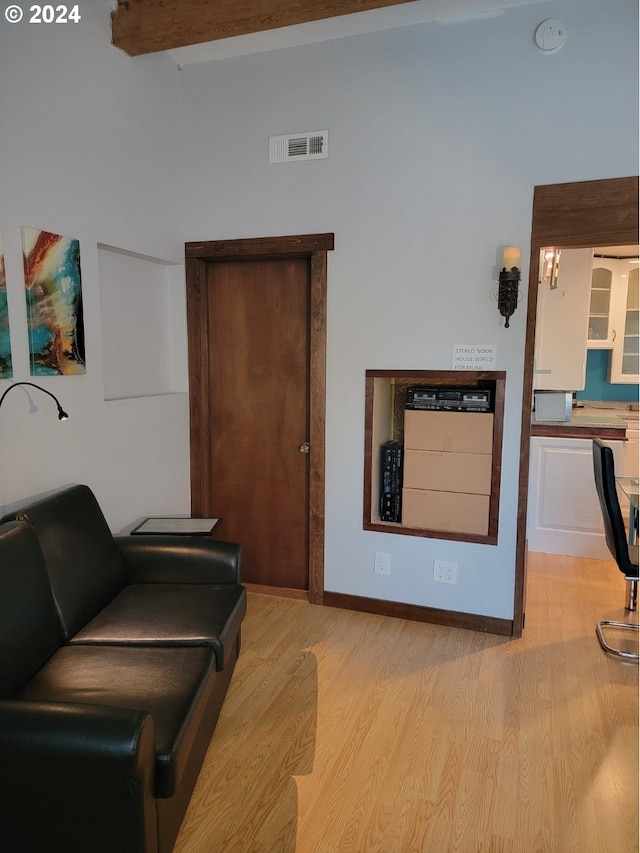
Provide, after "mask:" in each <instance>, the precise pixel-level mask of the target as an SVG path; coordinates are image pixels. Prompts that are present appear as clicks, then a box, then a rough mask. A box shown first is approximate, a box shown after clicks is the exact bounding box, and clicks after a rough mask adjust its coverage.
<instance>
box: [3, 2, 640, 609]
mask: <svg viewBox="0 0 640 853" xmlns="http://www.w3.org/2000/svg"><path fill="white" fill-rule="evenodd" d="M81 12H82V15H83V20H82V23H81V24H78V25H64V26H46V25H39V26H37V25H28V24H27V23H26V22H23V23H21V24H19V25H9V24H7V23H6V22H5V21H4V19H3V18H0V79H1V80H2V84H1V85H0V116H1V117H2V132H1V135H0V153H1V156H0V188H1V193H0V227H1V228H2V231H3V235H4V240H5V250H6V262H7V277H8V288H9V299H10V314H11V323H12V336H13V342H14V365H15V371H16V376H15V378H16V379H18V380H19V379H29V375H28V357H27V349H26V316H25V309H24V293H23V284H22V268H21V251H20V226H21V225H31V226H35V227H40V228H44V229H47V230H52V231H59V232H60V233H62V234H66V235H69V236H73V237H77V238H79V239H80V245H81V253H82V272H83V288H84V297H85V324H86V338H87V374H86V376H79V377H51V378H46V381H45V380H44V379H43V380H42V384H43V385H46V387H48V388H50V389H51V390H52V391H54V392H55V393H57V394H59V396H60V397H61V398H62V401H63V404H64V405H65V408H66V409H67V410H68V411H69V413H70V414H71V415H72V418H71V420H70V421H69V422H67V423H66V424H64V425H60V424H58V422H57V420H56V418H55V411H53V412H52V411H51V410H50V409H48V406H47V404H49V403H50V402H51V401H49V400H48V399H47V398H45V397H44V396H43V395H41V397H42V398H40V397H36V395H37V392H35V393H34V395H33V396H34V402H36V403H37V405H38V406H39V408H40V411H39V412H38V413H36V414H29V413H28V406H27V401H26V399H24V398H23V399H21V396H22V391H20V390H19V389H16V390H15V391H14V392H12V394H11V395H10V397H8V398H7V400H6V401H5V404H4V405H3V407H2V411H1V413H0V504H4V505H7V504H10V503H12V502H15V501H17V500H19V499H20V498H22V497H25V496H28V495H33V494H36V493H39V492H43V491H46V490H48V489H52V488H55V487H57V486H60V485H62V484H64V483H67V482H86V483H88V484H89V485H90V486H92V487H93V488H94V490H95V491H96V494H97V496H98V498H99V500H100V502H101V504H102V505H103V507H104V508H105V511H106V514H107V517H108V519H109V522H110V524H111V525H112V527H113V528H114V529H118V528H119V527H121V526H123V525H125V524H127V522H129V521H131V520H133V518H136V517H140V516H142V515H144V514H150V513H171V512H186V511H188V508H189V496H188V490H189V464H188V446H189V445H188V442H189V436H188V406H187V399H186V395H185V394H168V395H162V396H153V397H144V398H133V399H127V400H118V401H113V402H105V400H104V397H105V394H104V387H103V378H102V377H103V363H104V358H105V352H106V350H107V349H108V347H109V345H110V343H111V341H110V340H108V339H107V337H108V335H107V334H106V333H105V334H104V335H103V333H102V329H101V317H100V282H99V271H98V249H97V244H98V243H103V244H106V245H109V246H115V247H118V248H121V249H125V250H127V251H130V252H134V253H140V254H143V255H148V256H150V257H155V258H159V259H162V260H165V261H173V262H178V263H180V262H181V261H182V256H183V242H184V241H185V240H198V239H221V238H226V237H228V238H234V237H242V236H251V237H253V236H265V235H280V234H295V233H310V232H323V231H333V232H335V235H336V249H335V251H334V252H333V253H331V257H330V261H329V305H328V309H329V317H328V399H327V416H328V422H327V511H326V586H327V588H328V589H330V590H334V591H340V592H345V593H353V594H357V595H363V596H373V597H380V598H387V599H392V600H398V601H407V602H413V603H416V604H424V605H429V606H434V607H444V608H451V609H454V610H460V611H468V612H472V613H479V614H484V615H488V616H497V617H503V618H510V617H511V615H512V604H513V578H514V560H515V521H516V509H517V506H516V505H517V478H518V454H519V421H520V404H521V388H522V366H523V347H524V321H525V311H524V303H523V304H522V305H521V307H520V308H519V309H518V311H517V312H516V314H515V316H514V318H513V319H512V323H511V328H510V329H507V330H505V329H504V328H503V324H502V322H501V321H500V318H499V315H498V312H497V310H496V304H495V302H492V301H491V298H490V292H491V290H492V289H493V288H494V287H495V281H496V276H497V269H498V262H499V259H500V247H502V246H504V245H505V244H509V245H520V246H522V247H523V255H524V257H525V258H526V256H527V246H528V243H529V239H530V217H531V202H532V193H533V187H534V186H535V185H536V184H542V183H554V182H559V181H574V180H583V179H590V178H602V177H611V176H618V175H629V174H637V170H638V162H637V160H638V157H637V154H638V134H637V129H638V120H637V104H638V92H637V32H638V27H637V8H636V3H635V0H610V2H608V3H606V4H605V3H602V2H600V0H550V2H548V3H544V4H534V5H532V6H523V7H519V8H515V9H511V10H509V11H508V12H507V13H506V14H504V15H503V16H501V17H497V18H490V19H487V20H484V21H475V22H474V21H471V22H468V23H463V24H459V25H448V26H441V25H438V24H426V25H417V26H415V27H411V28H408V29H398V30H391V31H387V32H383V33H377V34H373V35H367V36H358V37H353V38H349V39H344V40H337V41H333V42H326V43H322V44H316V45H310V46H307V47H304V48H292V49H289V50H282V51H278V52H274V53H270V54H262V55H259V56H252V57H244V58H240V59H227V60H223V61H219V62H213V63H208V64H206V65H201V66H191V67H186V68H185V69H184V70H183V71H178V70H177V68H176V67H175V65H173V63H172V61H171V60H170V59H169V58H168V57H167V56H149V57H138V58H135V59H131V58H129V57H127V56H125V55H124V54H122V53H120V52H119V51H117V50H116V49H114V48H113V47H111V45H110V34H109V19H108V3H107V2H106V0H105V2H99V0H95V2H93V3H92V4H89V3H85V4H82V9H81ZM548 17H557V18H560V19H561V20H563V21H564V23H565V24H566V27H567V30H568V38H567V43H566V44H565V46H564V47H563V48H562V49H561V51H559V52H558V53H556V54H554V55H552V56H545V55H542V54H541V53H539V52H538V51H536V49H535V47H534V46H533V33H534V31H535V28H536V26H537V25H538V24H539V23H540V22H541V20H543V19H544V18H548ZM181 111H182V113H183V116H184V133H183V135H182V136H180V112H181ZM321 128H328V129H329V134H330V157H329V159H328V160H323V161H316V162H311V163H297V164H293V165H289V164H288V165H277V166H269V165H268V164H267V139H268V136H269V135H273V134H281V133H287V132H297V131H303V130H317V129H321ZM181 163H182V166H181ZM180 205H181V209H180ZM526 267H527V265H526V263H525V265H524V269H523V280H524V282H526V279H527V272H528V271H527V268H526ZM524 290H526V286H523V291H524ZM523 298H524V297H523ZM459 343H480V344H495V345H497V348H498V365H497V366H498V368H499V369H505V370H507V374H508V379H507V398H506V420H505V445H504V456H503V469H502V501H501V515H500V537H499V544H498V546H496V547H492V546H480V545H472V544H463V543H455V542H448V541H442V540H436V539H419V538H413V537H402V536H389V535H384V534H377V533H371V532H364V531H363V530H362V469H363V422H364V372H365V370H366V369H367V368H391V369H409V368H428V369H446V368H449V367H450V366H451V357H452V348H453V345H454V344H459ZM174 346H175V348H176V351H177V352H176V353H174V355H177V362H178V363H180V362H182V363H183V364H184V355H185V351H186V343H185V341H184V338H183V337H181V336H180V334H178V335H177V337H176V339H175V343H174ZM174 361H175V359H174ZM7 385H8V383H7V382H5V381H0V389H4V388H5V387H7ZM376 550H382V551H389V552H391V559H392V562H391V575H390V576H389V577H382V576H376V575H374V573H373V554H374V552H375V551H376ZM434 558H443V559H447V560H454V561H456V562H458V563H459V571H458V584H457V585H456V586H449V585H442V584H439V585H435V584H434V583H433V580H432V561H433V559H434Z"/></svg>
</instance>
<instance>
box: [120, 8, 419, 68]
mask: <svg viewBox="0 0 640 853" xmlns="http://www.w3.org/2000/svg"><path fill="white" fill-rule="evenodd" d="M409 2H413V0H118V7H117V9H116V10H115V11H114V12H112V13H111V34H112V42H113V44H114V45H115V46H116V47H119V48H121V49H122V50H124V51H125V53H128V54H129V56H139V55H140V54H144V53H155V52H156V51H160V50H173V49H174V48H177V47H185V46H186V45H191V44H201V43H203V42H207V41H216V40H217V39H224V38H230V37H231V36H241V35H247V34H248V33H255V32H262V31H264V30H273V29H277V28H278V27H287V26H291V25H292V24H304V23H308V22H309V21H320V20H322V19H324V18H334V17H337V16H339V15H350V14H353V13H354V12H366V11H368V10H370V9H380V8H383V7H385V6H398V5H400V4H402V3H409Z"/></svg>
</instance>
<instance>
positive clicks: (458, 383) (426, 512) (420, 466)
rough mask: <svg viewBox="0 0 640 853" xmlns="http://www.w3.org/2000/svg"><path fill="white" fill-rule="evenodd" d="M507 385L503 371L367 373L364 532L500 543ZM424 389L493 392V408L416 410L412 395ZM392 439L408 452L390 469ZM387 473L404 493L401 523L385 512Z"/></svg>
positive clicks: (400, 491) (490, 543)
mask: <svg viewBox="0 0 640 853" xmlns="http://www.w3.org/2000/svg"><path fill="white" fill-rule="evenodd" d="M505 382H506V373H505V372H504V371H485V372H479V371H463V370H460V371H453V370H450V371H433V370H367V372H366V395H365V453H364V517H363V528H364V529H365V530H375V531H378V532H381V533H396V534H398V533H399V534H403V535H405V536H407V535H408V536H424V537H431V538H437V539H454V540H457V541H461V542H478V543H482V544H486V545H497V543H498V516H499V508H500V472H501V459H502V432H503V417H504V395H505ZM422 386H428V387H429V388H436V389H440V390H441V391H444V392H446V391H455V390H456V389H460V388H462V387H464V388H465V389H467V390H473V389H478V390H487V391H489V392H490V401H491V403H490V411H489V412H486V413H484V412H480V411H472V410H469V411H447V410H443V411H429V410H423V411H420V408H421V407H418V408H417V409H414V410H412V409H411V408H410V407H408V405H407V392H408V390H409V389H411V388H416V387H417V388H419V387H422ZM429 408H430V407H429V406H427V407H426V409H429ZM433 439H435V442H434V441H433ZM390 441H391V442H393V443H395V444H396V445H397V446H398V447H400V448H401V454H400V456H399V457H396V462H391V463H390V464H389V466H387V465H386V463H385V464H384V465H383V464H382V457H381V452H382V448H383V446H385V445H386V444H387V442H390ZM398 459H399V460H401V461H400V462H399V464H397V460H398ZM409 473H410V474H411V476H409ZM388 477H390V478H394V477H395V482H396V486H394V487H393V488H391V489H390V491H392V492H393V493H394V494H395V495H396V496H397V495H398V494H401V506H400V513H399V517H398V519H397V520H386V519H383V518H382V515H381V496H382V493H383V489H385V491H386V485H387V478H388ZM398 480H399V481H400V483H401V489H398V488H397V482H398ZM428 519H431V520H430V521H429V520H428Z"/></svg>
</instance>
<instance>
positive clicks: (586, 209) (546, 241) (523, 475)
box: [513, 176, 639, 636]
mask: <svg viewBox="0 0 640 853" xmlns="http://www.w3.org/2000/svg"><path fill="white" fill-rule="evenodd" d="M638 190H639V183H638V178H637V177H635V176H634V177H626V178H611V179H605V180H597V181H581V182H577V183H568V184H549V185H544V186H538V187H535V190H534V198H533V221H532V233H531V259H530V266H529V292H528V304H527V329H526V342H525V359H524V381H523V394H522V420H521V439H520V441H521V444H520V479H519V490H518V519H517V540H516V577H515V581H516V582H515V596H514V622H513V625H514V629H513V630H514V635H515V636H520V635H521V634H522V631H523V628H524V618H525V602H526V559H527V501H528V489H529V460H530V436H531V400H532V393H533V375H534V348H535V335H536V319H537V306H538V282H539V278H540V273H541V270H540V254H541V250H542V249H543V248H545V247H547V246H556V247H562V248H565V249H579V248H592V247H594V246H616V245H626V244H634V243H637V242H638V222H639V217H638Z"/></svg>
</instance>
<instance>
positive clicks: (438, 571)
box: [433, 560, 458, 583]
mask: <svg viewBox="0 0 640 853" xmlns="http://www.w3.org/2000/svg"><path fill="white" fill-rule="evenodd" d="M433 579H434V581H437V582H438V583H458V564H457V563H450V562H448V561H447V560H434V561H433Z"/></svg>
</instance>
